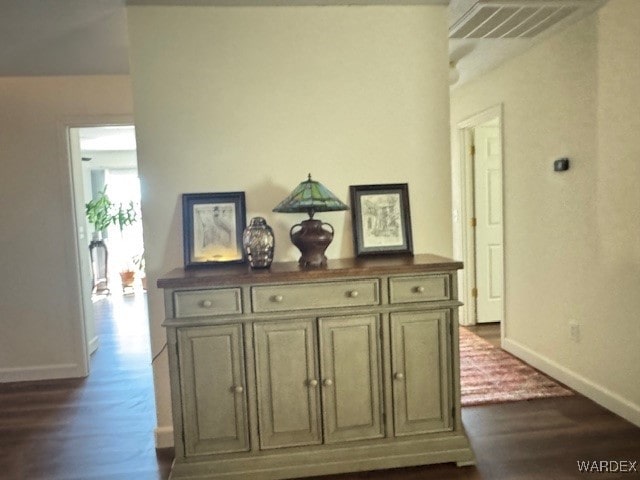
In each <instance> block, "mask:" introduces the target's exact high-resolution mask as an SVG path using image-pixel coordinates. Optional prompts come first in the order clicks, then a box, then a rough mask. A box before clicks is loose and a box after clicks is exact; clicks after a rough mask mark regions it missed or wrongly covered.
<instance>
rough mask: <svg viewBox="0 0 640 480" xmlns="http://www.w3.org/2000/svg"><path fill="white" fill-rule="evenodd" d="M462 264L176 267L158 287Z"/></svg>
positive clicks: (411, 260) (398, 260)
mask: <svg viewBox="0 0 640 480" xmlns="http://www.w3.org/2000/svg"><path fill="white" fill-rule="evenodd" d="M462 267H463V265H462V262H458V261H455V260H451V259H449V258H445V257H440V256H438V255H431V254H420V255H414V256H408V255H407V256H380V257H366V258H343V259H336V260H329V261H328V265H327V266H326V267H323V268H302V267H300V266H299V265H298V262H274V263H273V264H271V268H269V269H257V270H252V269H251V267H249V264H248V263H246V264H240V265H223V266H206V267H192V268H188V269H185V268H176V269H174V270H172V271H170V272H169V273H167V274H166V275H163V276H162V277H161V278H159V279H158V282H157V285H158V287H159V288H190V287H204V286H209V287H210V286H213V285H215V286H217V285H242V284H249V283H251V284H254V283H272V282H294V281H305V280H323V279H332V278H340V277H349V276H366V275H382V274H402V273H408V274H411V273H427V272H433V271H443V270H458V269H461V268H462Z"/></svg>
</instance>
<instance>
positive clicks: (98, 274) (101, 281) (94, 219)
mask: <svg viewBox="0 0 640 480" xmlns="http://www.w3.org/2000/svg"><path fill="white" fill-rule="evenodd" d="M112 212H113V203H112V202H111V200H109V197H108V196H107V186H106V185H105V186H104V188H103V189H102V190H101V191H100V192H98V195H97V196H96V198H94V199H92V200H91V201H90V202H88V203H87V204H85V213H86V215H87V221H88V222H89V223H90V224H91V225H93V229H94V231H93V234H92V240H91V243H90V244H89V255H90V256H91V273H92V276H93V292H94V293H109V275H108V259H109V251H108V249H107V245H106V244H105V242H104V240H103V238H102V232H103V231H104V230H106V229H107V227H108V226H109V225H111V223H113V213H112Z"/></svg>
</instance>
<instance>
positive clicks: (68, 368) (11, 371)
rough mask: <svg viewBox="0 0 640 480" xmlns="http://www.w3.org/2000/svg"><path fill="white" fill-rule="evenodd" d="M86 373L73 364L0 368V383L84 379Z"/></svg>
mask: <svg viewBox="0 0 640 480" xmlns="http://www.w3.org/2000/svg"><path fill="white" fill-rule="evenodd" d="M84 376H86V373H85V372H84V371H83V370H82V368H80V365H77V364H75V363H61V364H58V365H37V366H34V367H15V368H0V383H11V382H32V381H37V380H53V379H58V378H78V377H84Z"/></svg>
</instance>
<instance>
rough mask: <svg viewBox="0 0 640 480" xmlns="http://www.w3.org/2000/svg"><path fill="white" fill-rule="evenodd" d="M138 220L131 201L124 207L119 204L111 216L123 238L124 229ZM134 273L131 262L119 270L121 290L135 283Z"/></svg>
mask: <svg viewBox="0 0 640 480" xmlns="http://www.w3.org/2000/svg"><path fill="white" fill-rule="evenodd" d="M137 220H138V214H137V212H136V208H135V204H134V203H133V202H132V201H131V202H129V203H128V204H127V205H126V206H125V205H124V204H122V203H121V204H119V205H118V206H117V209H116V210H115V212H114V214H113V223H114V224H115V225H117V226H118V229H119V230H120V237H121V238H124V229H125V228H126V227H128V226H131V225H133V224H134V223H135V222H136V221H137ZM135 276H136V272H135V270H134V268H133V266H132V265H131V262H127V264H125V265H123V266H122V267H121V268H120V280H121V281H122V289H123V290H124V289H125V288H132V287H133V282H134V281H135Z"/></svg>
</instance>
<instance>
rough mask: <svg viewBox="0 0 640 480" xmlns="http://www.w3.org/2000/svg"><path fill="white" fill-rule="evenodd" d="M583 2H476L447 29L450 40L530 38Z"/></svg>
mask: <svg viewBox="0 0 640 480" xmlns="http://www.w3.org/2000/svg"><path fill="white" fill-rule="evenodd" d="M593 3H595V2H589V1H585V0H579V1H578V0H527V1H523V0H478V1H477V2H476V3H475V4H474V5H472V6H471V8H469V9H468V10H466V11H465V12H463V13H462V15H460V16H459V18H458V19H457V20H456V21H455V22H454V23H453V25H451V27H450V28H449V38H456V39H463V38H473V39H480V38H494V39H495V38H533V37H535V36H537V35H539V34H540V33H542V32H544V31H545V30H547V29H549V28H550V27H552V26H554V25H556V24H557V23H559V22H561V21H563V20H565V19H567V18H568V17H569V16H572V15H574V14H575V13H576V12H578V11H580V10H583V9H585V8H587V9H588V8H589V7H591V9H593Z"/></svg>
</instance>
